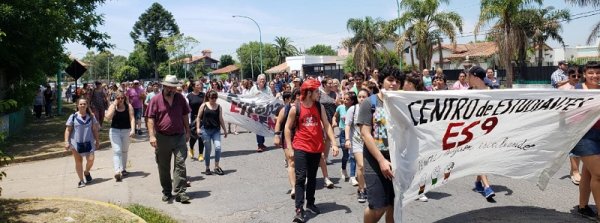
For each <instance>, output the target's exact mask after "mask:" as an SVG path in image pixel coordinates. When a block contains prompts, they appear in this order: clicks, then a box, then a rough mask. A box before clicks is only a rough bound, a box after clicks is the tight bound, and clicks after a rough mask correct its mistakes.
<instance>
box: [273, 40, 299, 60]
mask: <svg viewBox="0 0 600 223" xmlns="http://www.w3.org/2000/svg"><path fill="white" fill-rule="evenodd" d="M292 42H293V41H292V40H290V38H288V37H281V36H276V37H275V45H274V46H275V50H277V63H280V64H281V63H283V62H285V58H286V57H289V56H296V55H298V49H297V48H296V47H295V46H294V45H292Z"/></svg>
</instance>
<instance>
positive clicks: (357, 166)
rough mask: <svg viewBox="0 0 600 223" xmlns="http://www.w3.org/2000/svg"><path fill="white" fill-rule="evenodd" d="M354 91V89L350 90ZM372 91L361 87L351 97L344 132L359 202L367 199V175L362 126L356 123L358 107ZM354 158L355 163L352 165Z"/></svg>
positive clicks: (352, 177) (345, 147)
mask: <svg viewBox="0 0 600 223" xmlns="http://www.w3.org/2000/svg"><path fill="white" fill-rule="evenodd" d="M349 92H352V93H354V92H353V91H349ZM369 96H370V93H369V90H367V89H364V88H363V89H360V90H359V91H358V95H357V96H355V97H350V100H351V101H352V103H353V105H352V106H350V108H348V111H347V112H346V119H345V122H346V123H345V124H346V126H345V128H344V133H345V135H346V136H347V138H345V140H344V149H346V150H352V156H351V157H350V160H351V161H350V183H351V184H352V186H358V191H357V192H356V193H357V199H358V202H359V203H364V202H366V201H367V195H366V193H365V176H364V171H365V169H364V160H363V144H364V142H363V140H362V137H361V136H360V128H359V126H358V125H357V124H356V120H357V118H358V108H359V107H360V104H361V103H362V102H363V101H364V100H365V99H367V98H369ZM340 142H341V140H340ZM352 160H354V165H352V163H353V162H352Z"/></svg>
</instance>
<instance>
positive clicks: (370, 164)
mask: <svg viewBox="0 0 600 223" xmlns="http://www.w3.org/2000/svg"><path fill="white" fill-rule="evenodd" d="M364 154H365V156H364V160H365V162H364V166H365V172H364V176H365V184H366V187H367V188H366V189H367V194H368V195H369V196H367V201H369V209H382V208H385V207H388V206H394V197H395V193H394V185H393V184H392V181H391V180H388V179H386V178H385V177H384V176H383V174H382V173H381V169H380V168H379V163H378V162H377V160H376V159H375V158H374V157H373V156H372V155H371V154H370V153H369V152H368V151H366V152H365V153H364ZM386 158H388V160H389V156H388V157H386Z"/></svg>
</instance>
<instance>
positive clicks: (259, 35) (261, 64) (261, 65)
mask: <svg viewBox="0 0 600 223" xmlns="http://www.w3.org/2000/svg"><path fill="white" fill-rule="evenodd" d="M231 17H233V18H236V17H241V18H246V19H250V20H252V22H254V24H256V27H258V39H259V41H260V45H259V49H260V52H259V53H260V73H261V74H262V73H263V56H262V32H261V31H260V26H259V25H258V23H257V22H256V21H254V19H252V18H250V17H248V16H243V15H233V16H231ZM252 79H254V75H252Z"/></svg>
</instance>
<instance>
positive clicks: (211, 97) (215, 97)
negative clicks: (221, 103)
mask: <svg viewBox="0 0 600 223" xmlns="http://www.w3.org/2000/svg"><path fill="white" fill-rule="evenodd" d="M217 98H218V97H210V99H217Z"/></svg>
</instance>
